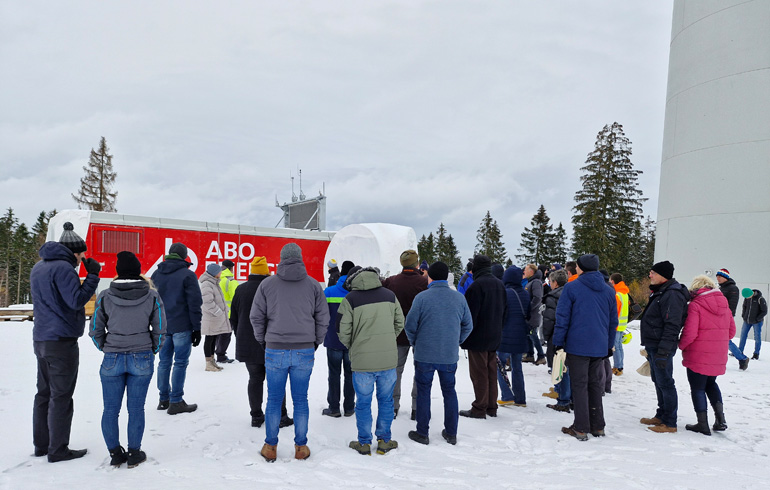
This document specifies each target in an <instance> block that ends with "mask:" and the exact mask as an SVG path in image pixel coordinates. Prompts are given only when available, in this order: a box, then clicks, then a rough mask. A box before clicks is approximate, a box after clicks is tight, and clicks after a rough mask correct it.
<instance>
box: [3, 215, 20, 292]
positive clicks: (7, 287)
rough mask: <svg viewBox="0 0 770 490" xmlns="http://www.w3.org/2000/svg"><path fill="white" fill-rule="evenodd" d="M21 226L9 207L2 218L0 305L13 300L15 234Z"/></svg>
mask: <svg viewBox="0 0 770 490" xmlns="http://www.w3.org/2000/svg"><path fill="white" fill-rule="evenodd" d="M18 226H19V219H18V218H17V217H16V215H15V214H14V212H13V208H8V209H7V210H6V212H5V215H4V216H3V217H2V218H0V306H8V305H9V304H10V301H11V278H12V277H13V272H14V267H13V263H14V260H13V259H14V253H13V252H14V250H13V246H14V236H15V234H16V228H17V227H18Z"/></svg>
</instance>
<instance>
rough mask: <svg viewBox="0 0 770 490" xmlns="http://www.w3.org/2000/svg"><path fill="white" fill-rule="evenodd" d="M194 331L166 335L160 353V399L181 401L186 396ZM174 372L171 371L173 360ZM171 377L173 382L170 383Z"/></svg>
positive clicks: (174, 401)
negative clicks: (186, 380) (185, 387)
mask: <svg viewBox="0 0 770 490" xmlns="http://www.w3.org/2000/svg"><path fill="white" fill-rule="evenodd" d="M191 337H192V332H191V331H189V330H188V331H187V332H179V333H172V334H168V335H166V339H165V340H164V341H163V346H162V347H161V348H160V354H159V355H158V391H159V392H160V400H161V401H167V400H169V401H170V402H171V403H179V402H181V401H182V397H183V396H184V380H185V377H187V365H188V364H189V363H190V352H191V351H192V340H191ZM172 360H173V361H174V372H173V374H172V373H171V361H172ZM169 377H170V378H171V384H170V385H169Z"/></svg>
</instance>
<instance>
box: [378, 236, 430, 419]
mask: <svg viewBox="0 0 770 490" xmlns="http://www.w3.org/2000/svg"><path fill="white" fill-rule="evenodd" d="M399 259H400V261H401V267H403V268H404V269H403V270H402V271H401V273H400V274H396V275H395V276H390V277H389V278H387V279H385V280H384V281H383V282H382V285H383V286H385V288H387V289H390V290H391V291H393V293H395V295H396V298H397V299H398V303H399V304H400V305H401V309H402V310H403V312H404V318H406V315H408V314H409V310H410V309H411V308H412V302H413V301H414V297H415V296H417V295H418V294H420V293H421V292H423V291H425V290H426V289H428V278H427V277H425V276H423V275H422V272H421V271H420V269H418V267H419V264H420V260H419V258H418V257H417V252H415V251H414V250H404V251H403V252H402V253H401V256H400V257H399ZM396 343H397V344H398V366H397V367H396V387H395V388H394V389H393V413H394V418H395V417H397V416H398V410H399V409H400V408H401V375H402V374H403V373H404V366H405V365H406V360H407V358H408V357H409V349H410V348H411V346H410V345H409V339H408V338H407V337H406V332H401V333H400V334H399V336H398V337H397V338H396ZM416 418H417V385H416V384H414V381H413V382H412V413H411V419H412V420H416Z"/></svg>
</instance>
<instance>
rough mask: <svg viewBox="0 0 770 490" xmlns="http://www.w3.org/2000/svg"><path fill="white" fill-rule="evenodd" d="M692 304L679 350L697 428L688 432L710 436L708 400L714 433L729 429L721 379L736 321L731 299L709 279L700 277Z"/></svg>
mask: <svg viewBox="0 0 770 490" xmlns="http://www.w3.org/2000/svg"><path fill="white" fill-rule="evenodd" d="M690 294H691V298H692V299H691V301H690V305H689V307H688V309H687V320H686V321H685V323H684V327H683V328H682V335H681V338H680V340H679V348H680V349H681V350H682V365H683V366H684V367H686V368H687V381H689V382H690V393H691V396H692V403H693V406H694V407H695V414H696V416H697V417H698V423H697V424H687V425H686V426H685V428H686V429H687V430H690V431H693V432H700V433H701V434H704V435H707V436H710V435H711V431H710V430H709V425H708V412H707V410H708V409H707V405H706V398H707V397H708V400H709V401H710V402H711V406H712V407H713V408H714V417H715V418H716V421H715V422H714V427H713V428H714V430H716V431H722V430H725V429H727V423H726V421H725V415H724V411H723V407H722V393H721V392H720V391H719V386H718V385H717V376H719V375H722V374H724V373H725V366H726V365H727V344H728V342H729V341H730V339H731V338H733V337H734V336H735V321H734V320H733V315H732V313H731V312H730V307H729V306H728V305H727V299H725V297H724V295H723V294H722V293H721V292H720V291H719V289H717V287H716V283H714V281H713V280H712V279H711V278H710V277H708V276H703V275H701V276H696V277H695V278H694V279H693V281H692V284H691V285H690Z"/></svg>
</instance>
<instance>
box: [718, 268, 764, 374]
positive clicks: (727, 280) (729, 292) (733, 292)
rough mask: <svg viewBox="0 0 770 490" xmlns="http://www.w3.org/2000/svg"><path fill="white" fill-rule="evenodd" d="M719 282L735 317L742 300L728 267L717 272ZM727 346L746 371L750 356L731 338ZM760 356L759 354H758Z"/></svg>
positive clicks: (741, 368)
mask: <svg viewBox="0 0 770 490" xmlns="http://www.w3.org/2000/svg"><path fill="white" fill-rule="evenodd" d="M717 282H718V283H719V290H720V291H721V292H722V294H723V295H724V296H725V298H727V306H729V307H730V313H732V314H733V318H735V312H736V310H737V309H738V301H739V300H740V295H741V293H740V291H738V286H736V285H735V281H734V280H733V278H732V277H730V271H729V270H727V269H719V271H718V272H717ZM727 347H728V348H729V349H730V353H731V354H732V355H733V357H735V359H736V360H737V361H738V367H739V368H740V370H741V371H745V370H746V369H747V368H748V367H749V358H748V357H747V356H746V354H744V353H743V349H739V348H738V346H737V345H735V342H733V341H732V339H730V342H729V343H728V345H727ZM757 357H759V356H757Z"/></svg>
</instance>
